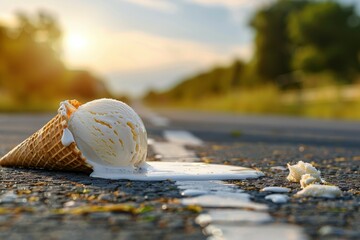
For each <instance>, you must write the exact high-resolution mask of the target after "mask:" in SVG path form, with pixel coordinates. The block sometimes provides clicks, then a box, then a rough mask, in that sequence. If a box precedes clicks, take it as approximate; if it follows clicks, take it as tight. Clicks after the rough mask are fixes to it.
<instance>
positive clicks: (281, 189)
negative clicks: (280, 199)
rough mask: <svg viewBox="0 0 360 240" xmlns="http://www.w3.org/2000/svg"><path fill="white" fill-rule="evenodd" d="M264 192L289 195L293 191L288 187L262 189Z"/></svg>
mask: <svg viewBox="0 0 360 240" xmlns="http://www.w3.org/2000/svg"><path fill="white" fill-rule="evenodd" d="M261 191H263V192H275V193H288V192H290V191H291V189H290V188H287V187H264V188H263V189H261Z"/></svg>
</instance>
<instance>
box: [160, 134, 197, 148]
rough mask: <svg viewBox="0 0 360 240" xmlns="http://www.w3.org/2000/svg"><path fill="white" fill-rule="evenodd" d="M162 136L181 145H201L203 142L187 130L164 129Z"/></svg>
mask: <svg viewBox="0 0 360 240" xmlns="http://www.w3.org/2000/svg"><path fill="white" fill-rule="evenodd" d="M164 137H165V139H166V140H168V141H169V142H171V143H177V144H181V145H193V146H201V145H203V143H204V142H203V141H202V140H201V139H200V138H198V137H196V136H194V135H193V134H192V133H190V132H188V131H181V130H180V131H179V130H165V131H164Z"/></svg>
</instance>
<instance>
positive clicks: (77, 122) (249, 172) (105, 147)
mask: <svg viewBox="0 0 360 240" xmlns="http://www.w3.org/2000/svg"><path fill="white" fill-rule="evenodd" d="M59 113H60V114H62V115H63V116H66V117H67V119H68V121H67V122H65V123H63V125H64V126H65V128H64V131H63V136H62V143H63V145H64V146H69V145H70V144H71V143H72V142H75V143H76V145H77V147H78V148H79V149H80V152H81V154H82V156H83V157H84V158H85V159H86V162H87V163H88V164H90V165H91V166H92V168H93V170H94V171H93V172H92V173H91V175H90V176H92V177H98V178H107V179H128V180H140V181H160V180H168V179H171V180H226V179H248V178H258V177H261V176H263V175H264V174H263V173H262V172H260V171H256V170H253V169H250V168H243V167H237V166H228V165H215V164H205V163H187V162H147V163H146V162H145V160H146V154H147V134H146V130H145V126H144V124H143V122H142V120H141V119H140V117H139V116H138V115H137V114H136V113H135V111H134V110H133V109H132V108H131V107H129V106H128V105H126V104H125V103H123V102H120V101H117V100H113V99H98V100H95V101H91V102H88V103H86V104H83V105H79V106H75V105H73V103H72V102H71V101H65V102H62V103H61V104H60V108H59ZM185 137H186V139H188V138H189V136H188V135H186V136H183V139H184V138H185Z"/></svg>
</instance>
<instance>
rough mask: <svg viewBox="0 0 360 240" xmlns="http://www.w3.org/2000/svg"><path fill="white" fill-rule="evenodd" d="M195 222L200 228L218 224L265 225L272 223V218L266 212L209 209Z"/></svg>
mask: <svg viewBox="0 0 360 240" xmlns="http://www.w3.org/2000/svg"><path fill="white" fill-rule="evenodd" d="M195 221H196V223H197V224H199V225H201V226H205V225H207V224H209V223H219V222H226V223H231V222H243V223H267V222H271V221H272V217H271V216H270V215H269V214H268V213H267V212H254V211H249V210H240V209H211V210H209V211H208V213H203V214H200V215H199V216H198V217H197V218H196V220H195Z"/></svg>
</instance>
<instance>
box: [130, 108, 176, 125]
mask: <svg viewBox="0 0 360 240" xmlns="http://www.w3.org/2000/svg"><path fill="white" fill-rule="evenodd" d="M132 107H133V108H134V109H135V110H136V112H138V113H139V114H140V116H141V117H143V118H145V119H147V120H149V122H150V123H151V124H152V125H154V126H156V127H166V126H168V125H169V124H170V120H169V119H167V118H165V117H162V116H160V115H158V114H156V113H155V112H153V111H152V110H150V109H148V108H147V107H145V106H144V105H142V104H141V103H140V102H134V103H133V104H132Z"/></svg>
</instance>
